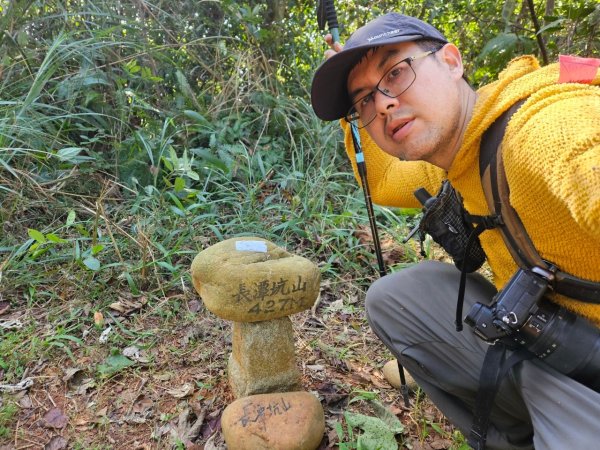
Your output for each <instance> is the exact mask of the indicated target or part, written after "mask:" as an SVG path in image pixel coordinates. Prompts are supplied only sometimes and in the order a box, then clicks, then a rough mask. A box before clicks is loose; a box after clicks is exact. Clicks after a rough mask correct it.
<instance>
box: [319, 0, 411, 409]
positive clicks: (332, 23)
mask: <svg viewBox="0 0 600 450" xmlns="http://www.w3.org/2000/svg"><path fill="white" fill-rule="evenodd" d="M317 22H318V24H319V28H320V29H321V30H323V29H324V28H325V23H327V27H328V29H329V32H330V33H331V36H332V38H333V42H334V43H335V42H339V41H340V36H339V31H338V21H337V14H336V12H335V5H334V4H333V0H319V4H318V7H317ZM350 130H351V134H352V143H353V144H354V157H355V161H356V167H357V169H358V174H359V177H360V182H361V184H362V189H363V193H364V196H365V205H366V207H367V216H368V217H369V225H370V226H371V234H372V235H373V246H374V248H375V256H376V258H377V265H378V266H379V275H380V276H382V277H383V276H385V275H386V273H387V271H386V268H385V264H384V262H383V254H382V252H381V243H380V241H379V234H378V232H377V222H376V221H375V213H374V211H373V202H372V200H371V194H370V192H369V183H368V182H367V165H366V164H365V157H364V154H363V151H362V145H361V142H360V133H359V132H358V126H357V125H356V121H350ZM396 361H397V362H398V373H399V374H400V392H401V394H402V398H403V399H404V405H405V406H406V407H407V408H408V407H409V406H410V403H409V397H408V386H407V385H406V377H405V375H404V368H403V367H402V364H400V360H399V359H397V358H396Z"/></svg>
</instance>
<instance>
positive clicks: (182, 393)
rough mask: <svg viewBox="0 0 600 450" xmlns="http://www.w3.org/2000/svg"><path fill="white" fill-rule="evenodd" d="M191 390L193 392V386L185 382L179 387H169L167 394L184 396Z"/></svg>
mask: <svg viewBox="0 0 600 450" xmlns="http://www.w3.org/2000/svg"><path fill="white" fill-rule="evenodd" d="M192 392H194V386H192V385H191V384H190V383H186V384H184V385H183V386H181V387H179V388H175V389H169V390H168V391H167V394H169V395H171V396H172V397H175V398H184V397H187V396H188V395H190V394H191V393H192Z"/></svg>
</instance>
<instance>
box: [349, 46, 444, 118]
mask: <svg viewBox="0 0 600 450" xmlns="http://www.w3.org/2000/svg"><path fill="white" fill-rule="evenodd" d="M438 50H440V49H439V48H437V49H435V50H430V51H428V52H425V53H421V54H420V55H416V56H409V57H408V58H404V59H403V60H401V61H399V62H397V63H396V64H394V65H393V66H392V67H391V68H390V70H388V71H387V72H386V73H385V74H384V75H383V76H382V77H381V79H380V80H379V82H378V83H377V84H376V85H375V89H373V90H372V91H371V92H369V93H368V94H367V95H365V96H363V97H361V98H359V99H358V100H357V101H355V102H354V103H353V104H352V106H351V107H350V109H349V110H348V113H347V114H346V116H345V117H346V120H347V121H348V122H351V121H357V125H358V128H364V127H366V126H367V125H369V124H370V123H371V122H373V120H374V119H375V117H376V116H377V110H376V109H375V95H376V94H377V91H379V92H381V93H382V94H383V95H385V96H386V97H389V98H396V97H399V96H401V95H402V94H404V93H405V92H406V91H407V90H408V88H409V87H411V86H412V85H413V83H414V82H415V79H416V78H417V74H416V73H415V69H414V68H413V66H412V62H413V61H416V60H417V59H421V58H425V57H426V56H429V55H433V54H434V53H435V52H437V51H438Z"/></svg>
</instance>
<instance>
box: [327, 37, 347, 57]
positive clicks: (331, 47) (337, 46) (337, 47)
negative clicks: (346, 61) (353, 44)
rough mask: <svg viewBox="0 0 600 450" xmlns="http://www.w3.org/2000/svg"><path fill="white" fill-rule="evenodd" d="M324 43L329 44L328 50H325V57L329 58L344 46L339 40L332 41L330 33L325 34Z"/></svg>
mask: <svg viewBox="0 0 600 450" xmlns="http://www.w3.org/2000/svg"><path fill="white" fill-rule="evenodd" d="M325 43H326V44H327V45H328V46H329V49H328V50H325V59H329V58H331V57H332V56H333V55H335V54H336V53H339V52H341V51H342V49H343V48H344V47H343V45H342V44H340V43H339V42H333V37H332V36H331V34H326V35H325Z"/></svg>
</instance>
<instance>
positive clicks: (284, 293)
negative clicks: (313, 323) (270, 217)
mask: <svg viewBox="0 0 600 450" xmlns="http://www.w3.org/2000/svg"><path fill="white" fill-rule="evenodd" d="M191 272H192V282H193V284H194V287H195V288H196V291H197V292H198V293H199V294H200V296H201V297H202V300H203V302H204V304H205V305H206V307H207V308H208V309H209V310H210V311H211V312H213V313H214V314H216V315H217V316H219V317H221V318H223V319H227V320H232V321H234V322H258V321H264V320H271V319H276V318H279V317H285V316H289V315H291V314H295V313H297V312H300V311H304V310H306V309H309V308H310V307H311V306H312V305H313V303H314V302H315V300H316V299H317V297H318V296H319V289H320V280H321V274H320V271H319V268H318V267H317V266H316V265H315V264H314V263H313V262H311V261H309V260H308V259H306V258H303V257H301V256H297V255H292V254H291V253H288V252H287V251H285V250H284V249H282V248H280V247H277V246H276V245H275V244H273V243H272V242H269V241H267V240H265V239H261V238H257V237H240V238H232V239H227V240H225V241H222V242H219V243H217V244H215V245H212V246H210V247H208V248H206V249H205V250H203V251H201V252H200V253H198V255H196V257H195V258H194V261H193V262H192V268H191Z"/></svg>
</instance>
